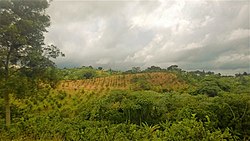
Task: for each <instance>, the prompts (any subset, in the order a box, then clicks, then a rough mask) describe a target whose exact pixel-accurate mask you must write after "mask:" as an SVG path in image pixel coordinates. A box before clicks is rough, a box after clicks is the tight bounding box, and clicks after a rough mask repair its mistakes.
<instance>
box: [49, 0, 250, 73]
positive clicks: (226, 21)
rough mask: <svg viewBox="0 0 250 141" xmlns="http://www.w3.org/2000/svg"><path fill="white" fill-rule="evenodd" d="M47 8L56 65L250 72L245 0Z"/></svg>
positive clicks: (148, 0)
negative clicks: (169, 67)
mask: <svg viewBox="0 0 250 141" xmlns="http://www.w3.org/2000/svg"><path fill="white" fill-rule="evenodd" d="M47 13H48V14H49V15H50V17H51V26H50V27H49V28H48V33H46V34H45V42H46V43H47V44H54V45H56V46H57V47H58V48H60V50H61V51H62V52H63V53H65V55H66V56H65V57H59V58H57V59H56V60H55V62H56V64H57V66H59V67H81V66H89V65H91V66H94V67H98V66H100V67H103V68H105V69H109V68H112V69H115V70H128V69H131V68H132V67H137V66H138V67H141V68H142V69H145V68H147V67H150V66H152V65H154V66H160V67H162V68H167V67H168V66H170V65H174V64H175V65H178V66H179V67H180V68H182V69H184V70H205V71H214V72H220V73H222V74H235V73H239V72H241V73H242V72H250V2H249V1H248V0H207V1H205V0H192V1H190V0H176V1H174V0H168V1H167V0H143V1H140V0H137V1H132V0H108V1H107V0H99V1H98V0H95V1H91V0H88V1H86V0H73V1H72V0H71V1H70V0H53V2H51V4H50V7H49V8H48V9H47Z"/></svg>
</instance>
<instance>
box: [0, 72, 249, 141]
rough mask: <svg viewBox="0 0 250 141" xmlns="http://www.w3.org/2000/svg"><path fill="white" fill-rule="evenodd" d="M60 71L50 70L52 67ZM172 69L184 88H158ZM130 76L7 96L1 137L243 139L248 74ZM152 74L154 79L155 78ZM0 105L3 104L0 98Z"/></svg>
mask: <svg viewBox="0 0 250 141" xmlns="http://www.w3.org/2000/svg"><path fill="white" fill-rule="evenodd" d="M78 69H79V70H81V69H86V68H81V69H80V68H78ZM66 70H67V69H62V70H57V71H55V72H57V73H56V74H58V73H61V71H66ZM68 70H69V71H71V69H68ZM95 71H99V70H95ZM165 75H166V76H165ZM171 75H173V76H175V75H176V76H177V77H176V79H177V80H178V81H177V80H174V79H173V80H172V81H174V82H173V83H174V84H176V85H177V84H178V83H183V85H186V87H183V88H179V87H176V88H174V87H172V89H171V91H162V90H159V89H163V88H161V87H165V86H166V85H167V83H170V81H169V82H168V81H166V85H160V83H159V82H161V81H160V80H158V79H160V78H162V79H166V78H167V76H171ZM54 76H56V75H54ZM114 76H116V75H109V76H105V77H103V78H105V79H107V78H110V79H109V81H112V82H113V81H114V82H116V83H119V82H118V80H116V79H117V78H120V76H119V75H118V76H117V77H114ZM128 77H130V78H131V79H130V81H128V84H127V85H130V87H121V88H119V87H117V88H118V89H117V88H113V85H116V84H115V83H114V84H112V85H108V86H107V88H106V89H103V90H102V91H95V90H88V89H83V90H80V89H79V90H76V91H72V92H71V91H66V89H65V90H64V89H63V88H61V87H58V86H57V87H55V89H53V88H52V87H51V86H50V85H47V86H46V87H41V88H39V89H37V90H36V91H35V92H33V94H30V95H29V96H27V97H26V98H22V99H17V98H15V97H14V96H12V95H11V99H10V101H11V108H12V121H13V122H12V124H11V126H10V128H9V129H8V128H5V127H4V126H1V129H0V130H1V133H0V138H1V139H2V140H169V141H170V140H171V141H172V140H215V141H216V140H249V137H250V136H249V135H250V130H249V127H250V120H249V119H250V95H249V92H250V88H249V87H248V86H249V84H250V76H249V75H239V76H238V75H237V77H233V76H230V77H228V76H220V75H217V74H209V75H208V74H206V75H196V74H194V73H193V72H184V71H178V72H172V71H169V70H164V72H156V73H155V72H150V73H139V74H134V73H133V74H127V75H126V76H124V78H126V79H128ZM121 78H122V77H121ZM170 78H172V77H169V79H170ZM82 79H83V81H84V80H88V81H93V83H91V85H95V83H100V82H99V81H97V80H96V79H100V78H91V79H85V78H82ZM154 80H158V81H157V82H158V83H157V82H155V81H154ZM109 81H107V82H105V83H109ZM163 82H165V81H163ZM177 82H178V83H177ZM61 83H67V82H65V81H63V82H61ZM72 83H77V81H72ZM29 85H30V84H25V85H23V86H25V87H23V88H22V89H23V90H29V89H30V88H29ZM100 86H101V85H100ZM156 87H157V88H158V89H156ZM126 88H127V89H126ZM34 93H35V94H34ZM0 104H1V105H4V100H3V99H1V100H0ZM0 113H1V114H0V115H1V117H0V118H1V124H2V125H4V122H5V120H4V117H3V116H2V115H4V114H3V113H4V109H1V110H0Z"/></svg>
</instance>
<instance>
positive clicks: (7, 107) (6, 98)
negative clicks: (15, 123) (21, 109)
mask: <svg viewBox="0 0 250 141" xmlns="http://www.w3.org/2000/svg"><path fill="white" fill-rule="evenodd" d="M4 101H5V120H6V126H7V128H9V127H10V97H9V93H8V92H7V93H5V95H4Z"/></svg>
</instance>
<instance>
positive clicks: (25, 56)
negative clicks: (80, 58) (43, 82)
mask: <svg viewBox="0 0 250 141" xmlns="http://www.w3.org/2000/svg"><path fill="white" fill-rule="evenodd" d="M48 6H49V3H48V1H47V0H36V1H30V0H0V20H1V21H0V59H1V62H0V71H1V72H3V80H2V81H3V85H4V86H3V89H4V101H5V109H6V126H7V127H9V126H10V123H11V119H10V101H9V95H10V93H14V91H12V89H11V85H9V84H10V81H12V78H14V77H15V76H16V75H17V74H20V73H22V74H23V75H25V76H27V77H33V78H35V77H39V76H40V78H41V79H42V77H41V76H42V75H41V74H42V73H43V72H44V70H45V69H47V68H48V67H53V66H54V65H55V64H54V63H53V62H52V61H51V60H50V58H56V57H58V56H59V55H62V54H61V52H60V51H59V49H58V48H57V47H56V46H54V45H50V46H45V44H44V35H43V33H44V32H47V30H46V28H47V27H48V26H49V25H50V17H49V16H48V15H47V14H46V12H45V9H46V8H48ZM12 83H14V82H12Z"/></svg>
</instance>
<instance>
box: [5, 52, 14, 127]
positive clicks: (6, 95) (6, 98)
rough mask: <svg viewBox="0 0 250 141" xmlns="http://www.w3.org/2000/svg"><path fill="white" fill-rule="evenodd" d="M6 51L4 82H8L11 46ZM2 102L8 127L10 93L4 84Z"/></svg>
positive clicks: (9, 121)
mask: <svg viewBox="0 0 250 141" xmlns="http://www.w3.org/2000/svg"><path fill="white" fill-rule="evenodd" d="M8 50H9V51H8V53H7V56H6V63H5V66H4V68H5V83H8V81H9V62H10V54H11V52H12V48H9V49H8ZM4 102H5V104H4V105H5V120H6V127H7V128H9V127H10V123H11V120H10V95H9V88H8V86H5V94H4Z"/></svg>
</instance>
